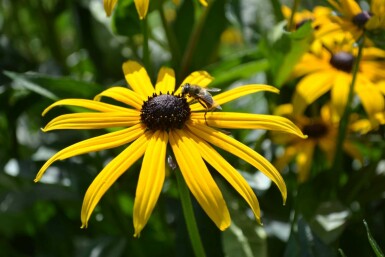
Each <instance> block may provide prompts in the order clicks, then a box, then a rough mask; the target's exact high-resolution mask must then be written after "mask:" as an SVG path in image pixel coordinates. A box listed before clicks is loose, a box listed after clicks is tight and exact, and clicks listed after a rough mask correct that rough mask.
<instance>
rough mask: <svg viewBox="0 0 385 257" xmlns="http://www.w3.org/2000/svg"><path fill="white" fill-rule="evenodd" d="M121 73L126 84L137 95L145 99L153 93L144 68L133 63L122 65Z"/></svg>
mask: <svg viewBox="0 0 385 257" xmlns="http://www.w3.org/2000/svg"><path fill="white" fill-rule="evenodd" d="M123 72H124V75H125V77H126V80H127V83H128V84H129V85H130V87H131V88H132V89H133V90H134V91H135V92H136V93H138V94H140V95H142V97H145V98H146V99H147V97H148V96H152V94H153V93H154V92H155V90H154V87H153V85H152V83H151V80H150V77H149V76H148V74H147V71H146V69H145V68H143V66H142V65H140V64H139V63H137V62H135V61H127V62H125V63H123Z"/></svg>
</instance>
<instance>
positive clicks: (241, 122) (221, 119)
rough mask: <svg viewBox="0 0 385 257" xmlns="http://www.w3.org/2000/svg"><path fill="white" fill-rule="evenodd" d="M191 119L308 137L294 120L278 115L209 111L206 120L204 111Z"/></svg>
mask: <svg viewBox="0 0 385 257" xmlns="http://www.w3.org/2000/svg"><path fill="white" fill-rule="evenodd" d="M191 120H193V121H194V122H196V123H197V124H201V125H204V124H207V125H209V126H211V127H217V128H228V129H264V130H274V131H281V132H286V133H290V134H294V135H297V136H299V137H302V138H306V136H304V135H303V134H302V132H301V130H299V128H298V127H297V126H296V125H295V124H294V123H293V122H291V121H290V120H288V119H286V118H284V117H280V116H276V115H264V114H251V113H238V112H208V113H207V114H206V120H205V114H204V113H191Z"/></svg>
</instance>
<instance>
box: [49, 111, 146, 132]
mask: <svg viewBox="0 0 385 257" xmlns="http://www.w3.org/2000/svg"><path fill="white" fill-rule="evenodd" d="M138 123H140V112H138V111H132V112H127V111H126V112H106V113H104V112H103V113H71V114H64V115H60V116H59V117H56V118H54V119H53V120H51V121H50V122H49V123H48V124H47V125H46V126H45V128H44V129H43V131H44V132H47V131H50V130H54V129H101V128H111V127H129V126H132V125H135V124H138Z"/></svg>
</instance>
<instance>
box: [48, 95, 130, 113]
mask: <svg viewBox="0 0 385 257" xmlns="http://www.w3.org/2000/svg"><path fill="white" fill-rule="evenodd" d="M61 105H70V106H78V107H83V108H87V109H89V110H94V111H99V112H122V111H123V112H124V111H126V110H128V109H127V108H124V107H120V106H116V105H112V104H106V103H100V102H96V101H93V100H87V99H63V100H59V101H56V102H54V103H53V104H51V105H50V106H48V107H47V108H45V110H44V111H43V113H42V115H43V116H44V115H45V114H46V113H47V112H49V111H50V110H51V109H52V108H54V107H56V106H61Z"/></svg>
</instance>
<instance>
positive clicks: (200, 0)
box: [199, 0, 207, 6]
mask: <svg viewBox="0 0 385 257" xmlns="http://www.w3.org/2000/svg"><path fill="white" fill-rule="evenodd" d="M199 2H200V3H201V4H202V5H203V6H207V1H206V0H199Z"/></svg>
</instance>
